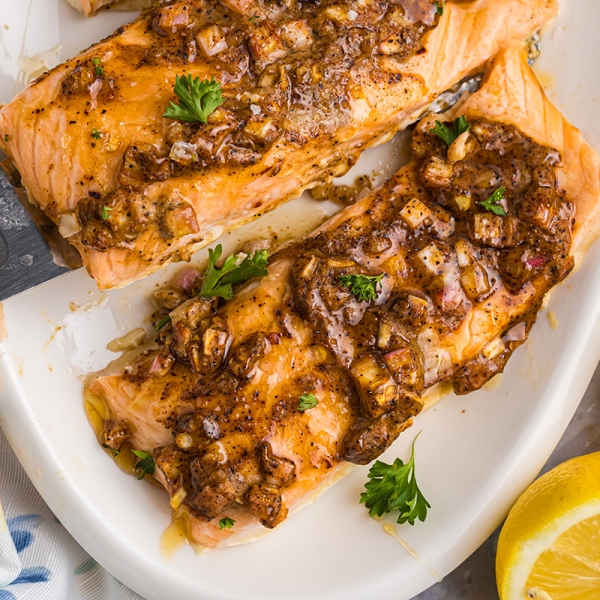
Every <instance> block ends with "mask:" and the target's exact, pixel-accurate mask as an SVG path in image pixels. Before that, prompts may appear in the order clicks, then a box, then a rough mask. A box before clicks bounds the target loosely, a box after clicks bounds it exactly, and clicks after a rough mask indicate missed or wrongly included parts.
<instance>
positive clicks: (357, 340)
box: [86, 43, 600, 548]
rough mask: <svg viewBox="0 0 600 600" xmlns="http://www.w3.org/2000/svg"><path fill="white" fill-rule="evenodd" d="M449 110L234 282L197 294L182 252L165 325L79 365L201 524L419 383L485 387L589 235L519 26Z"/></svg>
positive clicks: (591, 171) (564, 137)
mask: <svg viewBox="0 0 600 600" xmlns="http://www.w3.org/2000/svg"><path fill="white" fill-rule="evenodd" d="M460 117H463V118H460ZM442 120H443V121H444V123H438V124H436V123H435V122H434V117H427V118H425V119H424V120H422V121H421V122H420V123H419V124H418V126H417V128H416V130H415V132H414V134H413V140H412V151H413V158H412V160H411V162H410V163H409V164H407V165H406V166H405V167H403V168H402V169H401V170H400V171H399V172H398V173H397V174H396V175H395V176H394V177H392V179H391V180H390V181H389V182H388V183H387V184H385V185H384V186H383V187H382V188H381V189H379V190H377V191H374V192H373V193H371V194H370V195H368V196H366V197H365V198H363V199H362V200H361V201H359V202H358V203H356V204H355V205H353V206H351V207H349V208H347V209H345V210H343V211H342V212H340V213H338V214H337V215H336V216H334V217H333V218H331V219H330V220H329V221H327V222H326V223H325V224H324V225H323V226H322V227H320V228H319V229H318V230H317V231H316V232H315V233H314V234H312V235H310V236H309V237H307V238H305V239H303V240H300V241H298V242H296V243H294V244H293V245H291V246H289V247H287V248H284V249H282V250H280V251H279V252H278V253H276V254H275V255H273V256H272V257H271V258H270V260H269V264H268V275H267V276H264V277H262V278H261V279H254V280H251V281H250V282H249V283H247V284H245V285H244V286H242V287H241V288H239V289H237V293H236V294H235V297H234V298H233V299H232V300H229V301H225V302H224V301H222V300H218V298H214V297H202V295H199V294H198V291H199V290H201V289H205V283H204V281H203V277H212V276H213V275H210V274H209V275H206V276H203V275H201V274H199V273H197V272H195V271H193V270H191V269H190V268H189V267H186V268H185V269H184V271H183V272H182V273H181V274H180V275H179V276H178V277H177V278H176V279H175V283H174V284H173V285H172V286H171V287H169V288H165V289H163V290H160V291H159V292H157V294H156V297H157V298H158V299H159V300H160V301H161V302H162V303H163V304H162V305H163V306H164V307H168V308H169V309H173V310H172V311H171V312H170V319H164V320H163V322H165V321H167V320H169V324H168V325H167V326H166V327H164V328H163V329H162V330H161V331H160V333H159V335H158V338H157V341H156V344H155V345H154V346H153V347H150V348H146V349H144V350H143V351H141V352H140V353H139V354H138V355H137V356H136V357H135V358H134V359H132V360H130V361H129V362H128V363H127V365H126V366H125V367H123V365H122V363H121V366H119V367H115V366H109V367H108V369H107V370H106V371H105V372H103V373H102V374H100V375H96V376H94V377H93V379H91V380H90V381H89V382H88V384H87V386H86V394H87V397H88V398H93V399H94V402H96V403H97V404H96V405H98V403H100V405H103V406H104V407H103V408H102V410H101V411H100V412H103V411H104V410H106V413H105V417H106V418H105V420H104V423H103V425H104V430H103V432H102V433H101V436H100V440H101V442H102V443H103V444H104V445H105V447H107V448H109V449H112V450H114V451H120V455H119V456H120V457H121V459H123V457H129V460H130V464H132V463H131V453H130V452H129V449H130V448H134V449H137V450H138V451H144V452H147V453H148V454H150V455H151V456H152V459H153V461H154V464H155V466H156V470H155V473H154V475H155V477H156V478H157V479H158V480H159V481H160V482H161V483H162V484H163V485H164V486H165V488H166V489H167V490H168V492H169V495H170V502H171V507H172V509H173V511H174V513H175V515H177V516H179V517H182V518H185V520H186V523H187V530H188V535H189V539H190V540H191V541H192V542H194V543H197V544H200V545H201V546H203V547H206V548H217V547H223V546H229V545H233V544H240V543H244V542H247V541H250V540H252V539H254V538H256V537H258V536H259V535H261V534H263V533H265V532H266V531H267V530H268V529H269V528H273V527H275V526H277V525H278V524H279V523H281V522H282V521H283V520H284V519H285V518H286V515H287V514H288V512H294V511H297V510H298V509H299V508H301V507H302V506H303V505H305V504H306V502H308V501H310V500H312V499H314V498H315V497H316V496H317V495H318V494H319V493H320V492H321V491H323V490H324V489H326V488H327V487H328V486H329V485H330V484H331V483H333V482H334V481H336V480H337V479H338V478H339V477H340V476H341V475H343V474H344V473H345V472H346V471H347V470H348V468H349V467H351V466H352V464H367V463H369V462H371V461H372V460H374V459H375V458H377V457H378V456H379V455H380V454H381V453H382V452H383V451H384V450H385V449H386V448H388V447H389V445H390V444H391V443H392V442H393V441H394V440H395V439H396V438H397V437H398V435H399V434H400V433H401V432H402V431H403V430H405V429H406V428H407V427H409V426H410V425H411V423H412V419H413V417H414V416H415V415H417V414H418V413H419V412H420V411H421V410H422V408H423V400H422V397H423V394H424V392H425V391H426V390H428V389H430V388H432V386H434V385H436V384H439V383H441V382H450V383H451V384H452V386H453V388H454V390H455V392H457V393H459V394H465V393H468V392H470V391H473V390H476V389H478V388H480V387H481V386H482V385H483V384H484V383H485V382H487V381H488V380H489V379H490V378H491V377H492V376H494V375H496V374H497V373H499V372H501V371H502V370H503V368H504V366H505V364H506V362H507V360H508V359H509V357H510V355H511V353H512V352H513V350H514V349H515V348H516V347H517V346H519V345H520V344H522V343H523V342H524V341H525V340H526V338H527V336H528V334H529V331H530V328H531V326H532V324H533V323H534V321H535V319H536V315H537V313H538V311H539V308H540V306H541V304H542V302H543V299H544V297H545V295H546V294H547V292H548V291H549V290H550V289H551V288H552V287H553V286H554V285H556V284H557V283H558V282H560V281H561V280H563V279H564V278H565V277H566V276H567V274H568V273H569V272H570V270H571V269H572V267H573V264H574V262H575V259H574V255H575V253H576V252H578V253H579V252H581V251H582V250H583V248H584V247H585V246H586V244H587V243H589V241H590V240H591V239H592V238H593V237H595V236H596V234H597V230H598V223H599V216H600V214H599V210H600V158H599V157H598V155H597V154H596V153H595V152H594V150H592V149H591V148H590V147H589V146H588V145H587V144H586V143H585V141H584V140H583V138H582V136H581V134H580V132H579V131H578V130H577V129H576V128H575V127H573V126H572V125H570V124H569V123H568V122H567V121H566V120H565V119H564V118H563V117H562V116H561V114H560V113H559V111H558V110H557V109H556V108H555V107H554V106H552V104H551V103H550V102H549V101H548V99H547V98H546V97H545V95H544V92H543V90H542V88H541V87H540V85H539V84H538V82H537V80H536V78H535V76H534V74H533V73H532V71H531V70H530V68H529V66H528V64H527V56H526V51H525V48H524V47H523V45H522V44H520V43H518V44H511V45H510V46H508V47H507V48H505V49H503V50H502V51H501V52H500V53H499V54H498V55H497V57H496V58H495V59H494V61H493V62H492V64H491V66H490V67H489V69H488V71H487V73H486V75H485V78H484V80H483V83H482V86H481V88H480V89H479V91H477V92H476V93H474V94H473V95H472V96H470V97H469V98H468V99H467V100H466V101H465V102H463V103H462V105H460V106H457V107H455V108H454V109H453V111H452V112H451V113H449V114H447V115H445V116H444V117H443V118H442ZM442 125H443V127H442ZM461 130H462V131H463V133H460V131H461ZM436 132H438V133H439V134H440V135H438V133H436ZM459 134H460V135H459ZM440 136H441V137H440ZM442 137H443V138H445V139H442ZM454 138H455V139H454ZM448 142H450V145H448ZM213 261H214V257H213ZM219 302H220V304H219ZM166 312H167V311H166V310H165V311H164V312H163V314H166ZM152 459H151V460H152ZM224 518H229V519H232V520H233V521H234V525H233V527H232V528H231V529H220V526H219V521H220V520H221V519H224Z"/></svg>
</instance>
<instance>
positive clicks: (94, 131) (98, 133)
mask: <svg viewBox="0 0 600 600" xmlns="http://www.w3.org/2000/svg"><path fill="white" fill-rule="evenodd" d="M90 135H91V136H92V137H93V138H94V139H95V140H99V139H101V138H102V132H101V131H98V130H97V129H96V128H95V127H94V129H92V133H91V134H90Z"/></svg>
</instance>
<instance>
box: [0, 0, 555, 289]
mask: <svg viewBox="0 0 600 600" xmlns="http://www.w3.org/2000/svg"><path fill="white" fill-rule="evenodd" d="M443 6H444V9H443V14H442V15H440V14H439V12H440V11H439V3H435V2H433V1H430V0H402V1H401V2H400V3H391V2H388V1H387V0H373V1H372V2H366V3H359V4H356V6H355V5H354V4H350V3H347V2H343V3H336V2H334V0H327V1H325V2H322V3H318V4H315V3H311V2H295V1H290V2H288V3H286V4H285V6H282V5H280V4H276V3H266V2H262V0H228V1H226V2H225V1H224V2H223V3H219V2H216V1H215V0H206V1H205V0H193V1H192V0H189V1H185V0H172V1H170V2H162V3H160V4H156V5H154V6H153V7H152V8H150V9H148V10H146V11H144V12H143V13H142V14H141V16H140V17H139V18H138V19H137V20H136V21H134V22H133V23H132V24H130V25H127V26H124V27H121V28H119V29H118V30H117V32H116V33H115V34H114V35H113V36H111V37H109V38H108V39H106V40H104V41H102V42H100V43H99V44H96V45H95V46H92V47H91V48H90V49H88V50H87V51H85V52H84V53H82V54H81V55H79V56H78V57H76V58H74V59H73V60H70V61H68V62H66V63H65V64H63V65H60V66H59V67H57V68H55V69H54V70H52V71H51V72H49V73H48V74H46V75H43V76H42V77H40V78H38V80H37V81H36V82H34V83H33V84H32V85H31V86H30V87H28V88H27V89H26V90H24V91H23V92H21V93H20V94H19V95H18V96H17V97H16V98H15V99H14V100H13V101H12V102H11V103H9V104H8V105H7V106H5V107H3V108H2V109H0V148H2V150H4V151H6V152H7V153H8V154H9V156H11V157H12V159H13V161H14V162H15V164H16V166H17V167H18V169H19V171H20V173H21V176H22V181H23V182H24V184H25V185H26V186H27V188H28V190H29V192H30V193H31V195H32V196H33V198H35V200H36V201H37V202H38V203H39V205H40V207H41V208H42V209H43V210H44V211H45V212H46V214H47V215H48V216H49V217H50V218H51V219H52V220H53V221H54V222H56V223H57V224H58V226H59V229H60V231H61V233H62V234H63V236H65V237H67V238H68V239H69V241H70V242H71V243H72V244H73V245H75V246H76V247H77V249H78V250H79V251H80V253H81V255H82V259H83V263H84V265H85V266H86V268H87V270H88V272H89V273H90V275H91V276H92V277H94V279H96V281H97V282H98V285H99V287H101V288H111V287H122V286H124V285H126V284H128V283H130V282H132V281H135V280H137V279H140V278H142V277H144V276H146V275H148V274H150V273H152V272H154V271H156V270H157V269H159V268H160V267H161V266H163V265H165V264H167V263H169V262H172V261H177V260H188V259H189V257H190V255H191V253H193V252H194V251H195V250H197V249H199V248H201V247H203V246H205V245H207V244H209V243H210V242H211V241H213V240H214V239H216V238H218V237H219V236H220V235H221V234H222V233H223V232H225V231H230V230H232V229H235V228H237V227H239V226H240V225H242V224H244V223H246V222H248V221H250V220H252V219H255V218H257V217H259V216H260V215H262V214H264V213H265V212H266V211H269V210H272V209H273V208H275V207H276V206H277V205H279V204H280V203H282V202H284V201H286V200H288V199H290V198H292V197H295V196H298V195H299V194H300V193H301V192H302V191H303V190H305V189H307V188H310V187H311V186H315V185H318V184H320V183H323V182H327V181H330V180H331V179H332V178H334V177H336V176H338V175H340V174H342V173H344V172H345V171H347V170H348V168H349V167H350V166H351V165H352V164H353V163H354V162H355V161H356V159H357V158H358V156H359V155H360V153H361V152H362V151H363V150H364V149H365V148H367V147H368V146H371V145H374V144H378V143H382V142H383V141H386V140H387V139H389V138H390V137H391V136H392V135H393V134H394V133H395V132H396V131H397V130H399V129H401V128H403V127H405V126H406V125H407V124H408V123H411V122H413V121H414V120H415V119H416V118H417V117H418V116H419V115H420V114H421V113H422V111H423V110H424V109H425V107H426V106H428V105H429V103H430V102H431V101H432V100H434V99H435V97H436V96H437V95H439V94H440V93H441V92H443V91H445V90H446V89H448V88H449V87H451V86H452V85H453V84H455V83H456V82H458V81H460V80H461V79H463V78H464V77H466V76H469V75H472V74H474V73H475V72H477V71H478V70H480V69H481V68H482V65H483V64H484V63H485V62H486V61H487V60H488V59H489V58H490V57H491V56H492V55H493V54H494V53H495V52H496V51H497V50H498V48H499V47H500V46H501V45H502V44H504V43H506V42H507V41H509V40H510V39H524V38H526V37H528V36H530V35H531V34H533V33H534V32H535V31H536V30H537V29H539V28H540V27H541V26H542V25H543V24H544V23H546V22H547V21H548V20H549V19H550V18H552V17H553V16H554V15H555V14H556V10H557V2H556V1H555V0H501V1H499V0H477V1H476V2H459V1H458V0H457V1H454V2H445V3H443ZM449 49H450V50H449ZM177 76H180V77H183V76H191V79H192V80H194V78H198V81H202V82H205V83H206V85H210V83H211V82H212V78H214V81H215V84H218V87H219V89H220V90H221V92H222V96H223V102H222V104H221V105H220V106H218V108H216V109H215V110H213V111H212V112H211V113H210V114H209V115H207V116H206V122H200V121H196V122H190V121H182V120H179V119H173V118H165V117H163V114H164V113H165V107H167V106H169V103H170V102H176V101H177V98H176V97H175V95H174V88H175V84H176V77H177ZM186 81H188V82H189V80H188V79H186ZM190 85H191V84H190ZM198 101H199V102H200V100H198Z"/></svg>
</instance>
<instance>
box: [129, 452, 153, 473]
mask: <svg viewBox="0 0 600 600" xmlns="http://www.w3.org/2000/svg"><path fill="white" fill-rule="evenodd" d="M132 452H133V453H134V454H135V455H136V456H137V457H138V458H139V459H140V460H138V462H137V464H136V465H135V468H136V469H141V470H142V473H141V475H140V476H139V477H138V479H144V477H146V475H154V469H155V467H154V458H152V454H148V453H147V452H142V451H141V450H132Z"/></svg>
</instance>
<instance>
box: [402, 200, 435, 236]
mask: <svg viewBox="0 0 600 600" xmlns="http://www.w3.org/2000/svg"><path fill="white" fill-rule="evenodd" d="M431 215H432V213H431V210H430V209H429V208H428V207H427V206H425V204H423V203H422V202H421V201H420V200H419V199H418V198H413V199H412V200H409V201H408V202H407V203H406V205H405V206H404V208H403V209H402V210H401V211H400V217H402V219H403V220H404V221H405V222H406V223H407V224H408V225H410V226H411V227H412V228H413V229H417V227H420V226H421V225H422V224H423V221H425V219H427V218H430V217H431Z"/></svg>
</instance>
